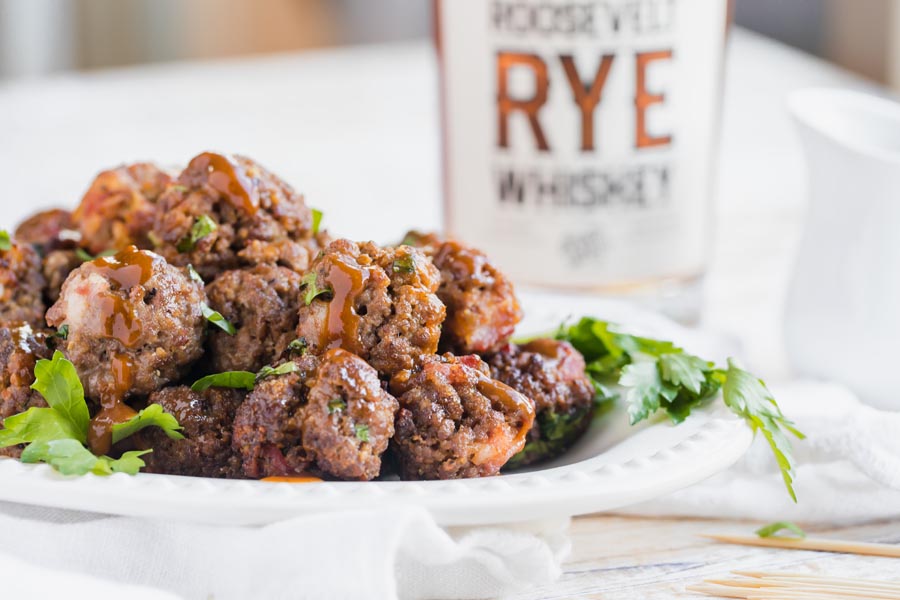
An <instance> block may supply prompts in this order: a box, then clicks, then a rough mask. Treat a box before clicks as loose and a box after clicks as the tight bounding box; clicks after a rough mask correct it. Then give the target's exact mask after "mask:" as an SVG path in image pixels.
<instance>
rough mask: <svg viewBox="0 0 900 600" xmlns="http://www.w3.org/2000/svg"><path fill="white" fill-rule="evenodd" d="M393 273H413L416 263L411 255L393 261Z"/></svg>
mask: <svg viewBox="0 0 900 600" xmlns="http://www.w3.org/2000/svg"><path fill="white" fill-rule="evenodd" d="M393 269H394V273H414V272H415V270H416V261H415V259H414V258H413V256H412V255H411V254H407V255H406V256H401V257H400V258H397V259H395V260H394V263H393Z"/></svg>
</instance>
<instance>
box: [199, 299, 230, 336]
mask: <svg viewBox="0 0 900 600" xmlns="http://www.w3.org/2000/svg"><path fill="white" fill-rule="evenodd" d="M200 312H201V313H203V318H205V319H206V320H207V321H209V322H210V323H212V324H213V325H215V326H216V327H218V328H219V329H221V330H222V331H224V332H225V333H227V334H228V335H234V334H236V333H237V329H236V328H235V326H234V325H232V324H231V321H229V320H228V319H226V318H225V317H224V316H222V313H220V312H219V311H217V310H213V309H212V308H210V307H209V305H208V304H207V303H206V302H201V303H200Z"/></svg>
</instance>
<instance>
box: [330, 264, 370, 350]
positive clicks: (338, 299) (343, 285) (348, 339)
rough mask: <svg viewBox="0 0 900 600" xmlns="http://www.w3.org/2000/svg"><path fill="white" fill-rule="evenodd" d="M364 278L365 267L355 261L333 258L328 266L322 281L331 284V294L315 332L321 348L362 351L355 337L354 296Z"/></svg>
mask: <svg viewBox="0 0 900 600" xmlns="http://www.w3.org/2000/svg"><path fill="white" fill-rule="evenodd" d="M368 280H369V271H368V269H366V268H364V267H360V266H359V265H356V264H350V263H349V262H346V261H344V260H337V261H335V262H333V263H332V264H331V265H330V266H329V268H328V273H327V275H326V276H325V283H326V284H327V285H328V286H329V287H330V288H331V291H332V297H331V300H330V301H329V302H328V313H327V315H326V318H325V324H324V327H323V328H322V331H320V332H319V344H318V345H319V347H320V348H321V349H323V350H331V349H334V348H344V349H346V350H349V351H350V352H353V353H354V354H360V353H361V352H362V351H363V348H362V342H361V341H360V339H359V325H360V321H361V318H360V315H359V313H358V312H357V309H356V299H357V297H358V296H359V295H360V294H361V293H362V291H363V290H364V289H365V286H366V282H367V281H368Z"/></svg>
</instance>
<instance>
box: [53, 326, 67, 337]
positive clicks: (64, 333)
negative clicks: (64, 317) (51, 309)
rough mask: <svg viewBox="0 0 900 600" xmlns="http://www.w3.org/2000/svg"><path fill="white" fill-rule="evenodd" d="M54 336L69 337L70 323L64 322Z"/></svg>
mask: <svg viewBox="0 0 900 600" xmlns="http://www.w3.org/2000/svg"><path fill="white" fill-rule="evenodd" d="M53 337H58V338H59V339H61V340H67V339H69V324H68V323H63V324H62V325H60V327H59V329H57V330H56V332H55V333H54V334H53Z"/></svg>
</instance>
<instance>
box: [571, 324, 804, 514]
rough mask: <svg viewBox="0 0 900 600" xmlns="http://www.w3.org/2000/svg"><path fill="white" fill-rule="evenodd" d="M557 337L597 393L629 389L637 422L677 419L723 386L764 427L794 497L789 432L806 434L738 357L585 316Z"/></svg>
mask: <svg viewBox="0 0 900 600" xmlns="http://www.w3.org/2000/svg"><path fill="white" fill-rule="evenodd" d="M556 338H557V339H559V340H565V341H568V342H569V343H571V344H572V345H573V346H574V347H575V348H576V349H577V350H578V351H579V352H581V354H582V355H584V358H585V361H586V363H587V368H586V373H587V376H588V377H589V378H590V379H591V381H592V382H593V384H594V387H595V389H596V390H597V393H598V396H605V397H609V396H610V395H612V394H613V391H612V386H615V385H618V386H621V387H622V388H624V397H625V403H626V405H627V409H628V416H629V418H630V420H631V423H632V425H633V424H636V423H638V422H640V421H643V420H644V419H647V418H649V417H650V416H651V415H652V414H654V413H656V412H657V411H659V410H663V411H665V412H666V413H667V414H668V416H669V417H670V418H671V419H672V421H674V422H675V423H679V422H681V421H683V420H684V419H685V418H687V417H688V415H690V414H691V411H692V410H693V409H695V408H697V407H699V406H702V405H704V404H706V403H708V402H710V401H712V400H713V399H714V398H715V397H716V396H717V395H718V394H719V392H720V391H721V393H722V399H723V401H724V403H725V405H726V406H727V407H728V408H730V409H731V410H732V411H733V412H734V413H735V414H737V415H739V416H740V417H742V418H743V419H744V420H745V421H746V422H747V424H748V425H749V426H750V428H751V429H752V430H753V431H754V433H755V432H761V433H762V435H763V436H764V437H765V439H766V441H767V442H768V444H769V446H770V447H771V449H772V452H773V454H774V455H775V459H776V461H777V463H778V466H779V468H780V470H781V476H782V478H783V479H784V484H785V486H786V487H787V490H788V493H789V494H790V495H791V498H792V499H793V500H794V501H795V502H796V501H797V496H796V494H795V493H794V487H793V480H794V469H795V464H794V459H793V455H792V448H791V441H790V436H791V435H793V436H795V437H797V438H798V439H803V438H804V435H803V434H802V433H800V432H799V431H798V430H797V429H796V428H795V427H794V424H793V423H792V422H791V421H789V420H788V419H787V418H786V417H785V416H784V414H782V412H781V409H780V408H779V407H778V404H777V403H776V402H775V399H774V398H773V397H772V394H771V393H770V392H769V390H768V388H766V386H765V384H764V383H763V382H762V380H760V379H759V378H757V377H755V376H753V375H752V374H750V373H748V372H747V371H745V370H743V369H742V368H741V367H740V366H739V365H738V364H737V362H736V361H735V360H734V359H729V360H728V364H727V366H726V367H724V368H722V367H717V366H716V365H715V364H714V363H712V362H709V361H706V360H703V359H702V358H700V357H697V356H694V355H692V354H689V353H687V352H685V351H684V350H683V349H682V348H679V347H678V346H676V345H675V344H673V343H672V342H668V341H663V340H655V339H652V338H647V337H641V336H636V335H629V334H627V333H623V332H621V331H619V330H618V329H617V328H616V327H615V325H613V324H611V323H608V322H606V321H601V320H599V319H594V318H590V317H584V318H582V319H581V320H579V321H578V322H577V323H575V324H573V325H563V326H562V327H560V329H559V331H558V332H557V335H556Z"/></svg>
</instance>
